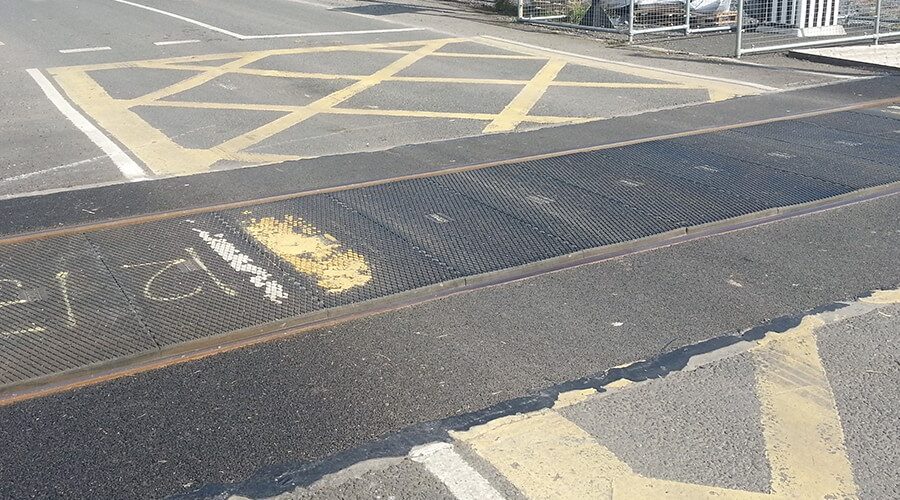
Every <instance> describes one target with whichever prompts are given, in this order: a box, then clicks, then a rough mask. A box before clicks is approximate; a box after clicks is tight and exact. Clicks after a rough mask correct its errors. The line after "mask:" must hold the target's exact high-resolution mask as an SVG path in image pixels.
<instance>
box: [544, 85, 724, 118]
mask: <svg viewBox="0 0 900 500" xmlns="http://www.w3.org/2000/svg"><path fill="white" fill-rule="evenodd" d="M663 95H665V97H664V98H663ZM707 100H709V93H708V92H707V91H706V90H689V89H684V90H681V89H666V91H665V94H661V93H660V92H659V90H653V89H616V88H613V89H593V88H580V87H558V86H554V87H550V88H549V89H547V92H545V93H544V95H543V97H541V99H540V100H539V101H538V102H537V104H536V105H535V106H534V108H532V110H531V114H533V115H547V116H580V117H585V118H609V117H612V116H622V115H627V114H631V113H636V112H639V111H646V110H648V109H653V108H659V107H669V106H681V105H685V104H691V103H701V102H705V101H707Z"/></svg>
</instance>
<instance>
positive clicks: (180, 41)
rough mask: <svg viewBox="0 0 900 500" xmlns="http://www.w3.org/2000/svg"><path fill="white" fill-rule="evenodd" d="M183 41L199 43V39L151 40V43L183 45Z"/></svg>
mask: <svg viewBox="0 0 900 500" xmlns="http://www.w3.org/2000/svg"><path fill="white" fill-rule="evenodd" d="M185 43H200V40H166V41H165V42H153V45H159V46H163V45H183V44H185Z"/></svg>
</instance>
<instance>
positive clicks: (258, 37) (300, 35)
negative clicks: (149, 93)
mask: <svg viewBox="0 0 900 500" xmlns="http://www.w3.org/2000/svg"><path fill="white" fill-rule="evenodd" d="M113 1H114V2H118V3H121V4H125V5H131V6H132V7H137V8H139V9H144V10H149V11H150V12H156V13H157V14H162V15H164V16H169V17H172V18H175V19H178V20H181V21H184V22H186V23H191V24H195V25H197V26H200V27H202V28H206V29H208V30H212V31H215V32H218V33H222V34H223V35H228V36H230V37H234V38H237V39H238V40H267V39H271V38H303V37H313V36H341V35H371V34H376V33H396V32H402V31H426V30H427V29H428V28H419V27H410V28H393V29H380V30H359V31H325V32H319V33H284V34H276V35H242V34H240V33H235V32H234V31H228V30H226V29H224V28H219V27H218V26H213V25H211V24H207V23H204V22H202V21H198V20H196V19H191V18H189V17H184V16H182V15H178V14H175V13H174V12H169V11H165V10H162V9H157V8H155V7H150V6H148V5H143V4H139V3H136V2H130V1H128V0H113ZM185 43H187V42H185ZM156 45H174V44H169V43H160V42H157V43H156Z"/></svg>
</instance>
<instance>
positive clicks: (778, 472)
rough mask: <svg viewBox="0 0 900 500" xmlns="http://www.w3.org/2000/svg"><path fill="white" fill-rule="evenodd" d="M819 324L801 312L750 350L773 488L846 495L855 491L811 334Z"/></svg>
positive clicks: (800, 493) (815, 494)
mask: <svg viewBox="0 0 900 500" xmlns="http://www.w3.org/2000/svg"><path fill="white" fill-rule="evenodd" d="M823 324H824V323H823V322H822V320H821V319H819V318H816V317H813V316H807V317H806V318H804V319H803V320H802V321H801V323H800V325H798V326H797V327H795V328H793V329H791V330H789V331H787V332H785V333H783V334H780V335H778V334H776V335H771V336H770V340H769V341H767V342H765V343H763V344H761V345H760V346H758V347H755V348H754V349H753V350H752V351H751V352H752V353H753V358H754V363H755V365H756V380H757V383H756V392H757V397H758V398H759V402H760V410H761V413H762V428H763V437H764V438H765V441H766V457H767V458H768V460H769V464H770V467H771V469H772V492H773V493H776V494H784V495H787V496H792V497H797V498H799V497H803V498H848V497H855V496H856V493H857V491H856V483H855V482H854V480H853V470H852V467H851V464H850V460H849V459H848V458H847V452H846V450H845V449H844V432H843V428H842V427H841V419H840V416H839V415H838V412H837V407H836V406H835V403H834V395H833V393H832V391H831V385H830V384H829V382H828V377H827V376H826V374H825V369H824V367H823V366H822V361H821V359H820V358H819V350H818V346H817V343H816V338H815V336H814V334H813V332H814V331H815V329H816V328H819V327H820V326H822V325H823Z"/></svg>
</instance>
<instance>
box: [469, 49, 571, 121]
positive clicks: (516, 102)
mask: <svg viewBox="0 0 900 500" xmlns="http://www.w3.org/2000/svg"><path fill="white" fill-rule="evenodd" d="M565 65H566V62H565V61H562V60H560V59H551V60H549V61H547V64H545V65H544V67H543V68H541V70H540V71H538V72H537V74H536V75H534V78H532V79H531V81H529V82H528V83H527V84H525V87H524V88H523V89H522V90H521V91H520V92H519V95H517V96H516V97H515V98H514V99H513V100H512V102H510V103H509V104H508V105H507V106H506V107H505V108H503V111H501V112H500V115H499V116H497V118H496V119H494V121H492V122H491V123H489V124H488V125H487V127H485V128H484V133H486V134H487V133H491V132H507V131H511V130H515V129H516V127H517V126H519V124H520V123H522V120H523V119H524V118H525V116H527V115H528V113H529V112H530V111H531V108H533V107H534V105H535V104H537V102H538V100H539V99H540V98H541V97H542V96H543V95H544V92H546V91H547V87H549V86H550V82H552V81H553V79H555V78H556V75H558V74H559V72H560V71H561V70H562V69H563V67H565Z"/></svg>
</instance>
